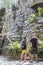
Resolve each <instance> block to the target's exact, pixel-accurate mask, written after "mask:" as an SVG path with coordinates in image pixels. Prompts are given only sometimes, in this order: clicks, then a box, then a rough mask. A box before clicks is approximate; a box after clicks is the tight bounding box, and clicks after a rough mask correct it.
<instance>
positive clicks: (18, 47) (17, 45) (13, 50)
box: [7, 41, 22, 55]
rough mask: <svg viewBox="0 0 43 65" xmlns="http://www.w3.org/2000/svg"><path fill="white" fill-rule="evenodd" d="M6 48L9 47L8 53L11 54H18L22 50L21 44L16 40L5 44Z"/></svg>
mask: <svg viewBox="0 0 43 65" xmlns="http://www.w3.org/2000/svg"><path fill="white" fill-rule="evenodd" d="M7 48H8V49H9V51H10V53H11V54H13V55H18V54H19V53H21V50H22V49H21V44H20V43H19V42H18V41H16V42H13V43H12V44H10V45H9V46H7Z"/></svg>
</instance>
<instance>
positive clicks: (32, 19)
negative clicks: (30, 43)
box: [28, 13, 35, 22]
mask: <svg viewBox="0 0 43 65" xmlns="http://www.w3.org/2000/svg"><path fill="white" fill-rule="evenodd" d="M28 20H29V21H30V22H33V21H34V20H35V14H34V13H32V14H31V17H30V18H28Z"/></svg>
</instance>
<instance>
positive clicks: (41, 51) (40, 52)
mask: <svg viewBox="0 0 43 65" xmlns="http://www.w3.org/2000/svg"><path fill="white" fill-rule="evenodd" d="M38 54H43V41H41V44H40V46H39V51H38Z"/></svg>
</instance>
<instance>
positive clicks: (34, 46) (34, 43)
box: [30, 34, 38, 62]
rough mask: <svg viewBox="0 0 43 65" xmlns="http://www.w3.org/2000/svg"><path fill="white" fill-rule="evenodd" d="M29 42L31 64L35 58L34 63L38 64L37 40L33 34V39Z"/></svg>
mask: <svg viewBox="0 0 43 65" xmlns="http://www.w3.org/2000/svg"><path fill="white" fill-rule="evenodd" d="M30 42H31V54H32V55H31V62H33V58H34V56H35V60H36V62H38V58H37V57H38V56H37V53H38V38H37V37H36V36H35V34H33V38H32V39H31V40H30Z"/></svg>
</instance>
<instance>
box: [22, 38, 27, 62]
mask: <svg viewBox="0 0 43 65" xmlns="http://www.w3.org/2000/svg"><path fill="white" fill-rule="evenodd" d="M21 46H22V53H21V61H22V59H23V56H24V61H25V62H26V56H27V39H26V37H24V39H23V41H22V44H21Z"/></svg>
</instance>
